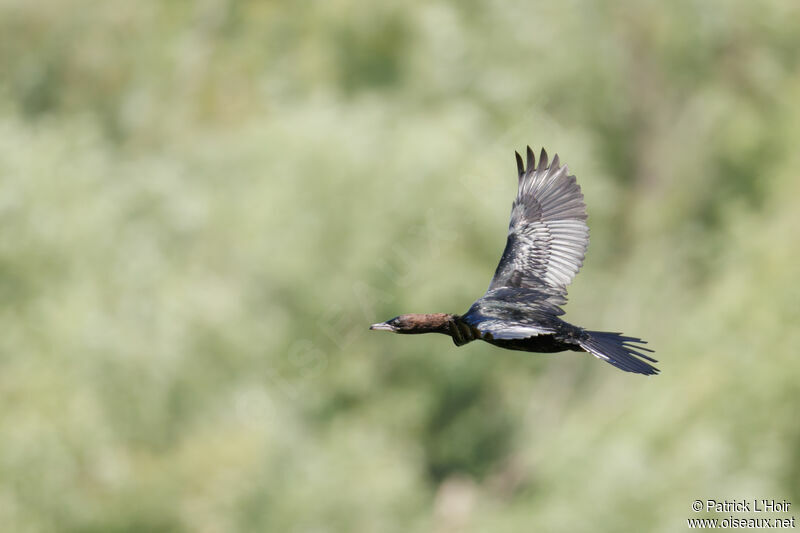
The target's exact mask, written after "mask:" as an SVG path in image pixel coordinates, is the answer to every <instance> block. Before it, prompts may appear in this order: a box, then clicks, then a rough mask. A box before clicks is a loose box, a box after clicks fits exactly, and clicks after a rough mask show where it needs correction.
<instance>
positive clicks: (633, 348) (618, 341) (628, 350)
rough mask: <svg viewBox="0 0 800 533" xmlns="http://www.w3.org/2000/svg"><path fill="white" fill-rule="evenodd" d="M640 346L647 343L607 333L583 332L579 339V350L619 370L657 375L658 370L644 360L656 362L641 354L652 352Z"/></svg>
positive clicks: (618, 334)
mask: <svg viewBox="0 0 800 533" xmlns="http://www.w3.org/2000/svg"><path fill="white" fill-rule="evenodd" d="M641 344H647V341H643V340H642V339H638V338H636V337H626V336H624V335H623V334H622V333H610V332H608V331H584V332H583V335H582V336H581V339H580V346H581V348H583V349H584V350H586V351H587V352H589V353H590V354H592V355H594V356H595V357H597V358H598V359H602V360H603V361H606V362H608V363H611V364H612V365H614V366H615V367H617V368H619V369H621V370H625V371H626V372H635V373H636V374H645V375H652V374H658V372H659V370H658V369H657V368H656V367H654V366H653V365H650V364H648V363H646V362H645V361H644V359H646V360H647V361H650V362H652V363H657V362H658V361H656V360H655V359H653V358H652V357H650V356H648V355H646V354H644V353H642V352H650V353H653V350H650V349H648V348H645V347H643V346H640V345H641Z"/></svg>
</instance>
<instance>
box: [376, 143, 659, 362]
mask: <svg viewBox="0 0 800 533" xmlns="http://www.w3.org/2000/svg"><path fill="white" fill-rule="evenodd" d="M516 156H517V171H518V173H519V186H518V191H517V198H516V200H514V204H513V205H512V207H511V222H510V223H509V226H508V239H507V241H506V248H505V250H504V251H503V256H502V257H501V258H500V264H499V265H497V270H495V273H494V277H493V278H492V282H491V283H490V284H489V290H487V291H486V294H484V295H483V297H482V298H480V299H479V300H478V301H476V302H475V303H474V304H472V307H470V308H469V311H467V312H466V314H464V315H451V314H447V313H434V314H411V315H400V316H398V317H395V318H393V319H391V320H387V321H386V322H382V323H379V324H373V325H372V326H370V329H377V330H385V331H393V332H395V333H444V334H445V335H450V336H451V337H452V338H453V342H454V343H455V345H456V346H462V345H464V344H467V343H468V342H471V341H474V340H476V339H480V340H484V341H486V342H488V343H491V344H494V345H495V346H499V347H501V348H507V349H510V350H523V351H527V352H541V353H550V352H562V351H565V350H571V351H576V352H589V353H591V354H592V355H594V356H595V357H597V358H598V359H602V360H604V361H606V362H608V363H611V364H612V365H614V366H615V367H617V368H619V369H622V370H625V371H626V372H635V373H637V374H646V375H651V374H658V372H659V370H658V369H657V368H655V367H654V366H652V365H650V364H649V363H647V362H646V361H650V362H653V363H656V362H657V361H656V360H655V359H653V358H652V357H650V356H648V355H646V354H645V353H643V352H651V353H652V352H653V350H649V349H647V348H644V347H643V346H641V345H642V344H646V341H643V340H641V339H638V338H636V337H626V336H624V335H622V334H621V333H610V332H605V331H590V330H586V329H583V328H580V327H578V326H573V325H572V324H569V323H567V322H565V321H563V320H561V319H560V318H559V316H560V315H563V314H564V311H563V310H562V309H561V307H560V306H562V305H564V304H565V303H567V299H566V296H567V285H569V283H570V282H571V281H572V278H574V277H575V274H577V273H578V270H579V269H580V267H581V265H582V264H583V257H584V255H585V254H586V248H587V247H588V245H589V228H588V226H587V225H586V205H585V204H584V203H583V194H582V193H581V188H580V186H579V185H578V183H577V181H576V180H575V176H571V175H569V171H568V169H567V166H566V165H564V166H559V161H558V155H556V156H555V157H554V158H553V162H552V163H551V164H550V165H548V164H547V152H545V150H544V149H542V152H541V154H540V155H539V165H538V166H536V164H535V160H534V156H533V151H532V150H531V148H530V146H529V147H528V152H527V159H528V161H527V169H526V168H525V165H523V163H522V157H521V156H520V155H519V153H518V152H517V153H516ZM645 360H646V361H645Z"/></svg>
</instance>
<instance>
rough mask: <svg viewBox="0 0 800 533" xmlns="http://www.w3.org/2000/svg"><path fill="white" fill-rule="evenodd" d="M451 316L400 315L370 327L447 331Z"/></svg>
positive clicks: (405, 331)
mask: <svg viewBox="0 0 800 533" xmlns="http://www.w3.org/2000/svg"><path fill="white" fill-rule="evenodd" d="M450 316H451V315H447V314H445V313H434V314H428V315H416V314H411V315H400V316H396V317H394V318H392V319H390V320H387V321H386V322H380V323H378V324H372V325H371V326H370V327H369V329H375V330H379V331H392V332H394V333H446V332H447V328H448V323H449V319H450Z"/></svg>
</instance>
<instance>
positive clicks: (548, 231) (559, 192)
mask: <svg viewBox="0 0 800 533" xmlns="http://www.w3.org/2000/svg"><path fill="white" fill-rule="evenodd" d="M516 156H517V170H518V171H519V189H518V191H517V198H516V200H514V205H513V207H512V209H511V222H510V223H509V226H508V240H507V241H506V248H505V250H504V251H503V256H502V258H501V259H500V264H499V265H497V270H496V271H495V273H494V278H493V279H492V282H491V284H490V285H489V292H491V291H493V290H495V289H499V288H504V287H508V288H536V289H540V290H543V291H545V292H546V293H548V294H549V296H548V299H549V301H551V302H553V303H558V304H563V303H566V294H567V285H569V284H570V282H571V281H572V279H573V278H574V277H575V274H577V273H578V270H579V269H580V268H581V265H582V264H583V257H584V255H585V254H586V248H587V247H588V246H589V228H588V226H587V225H586V205H585V204H584V203H583V194H582V193H581V188H580V186H579V185H578V183H577V181H576V180H575V176H570V175H569V171H568V169H567V166H566V165H564V166H561V167H560V166H559V161H558V155H556V156H555V157H554V158H553V162H552V163H551V164H550V165H549V166H548V164H547V152H545V150H544V149H542V152H541V155H540V156H539V165H538V166H536V164H535V160H534V157H533V151H532V150H531V147H530V146H528V150H527V159H528V161H527V169H526V168H525V167H524V166H523V164H522V157H521V156H520V155H519V153H516ZM487 295H488V293H487Z"/></svg>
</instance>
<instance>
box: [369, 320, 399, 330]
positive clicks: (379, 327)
mask: <svg viewBox="0 0 800 533" xmlns="http://www.w3.org/2000/svg"><path fill="white" fill-rule="evenodd" d="M369 329H377V330H380V331H394V327H393V326H391V325H389V324H387V323H386V322H380V323H378V324H372V325H371V326H370V327H369Z"/></svg>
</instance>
